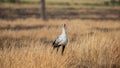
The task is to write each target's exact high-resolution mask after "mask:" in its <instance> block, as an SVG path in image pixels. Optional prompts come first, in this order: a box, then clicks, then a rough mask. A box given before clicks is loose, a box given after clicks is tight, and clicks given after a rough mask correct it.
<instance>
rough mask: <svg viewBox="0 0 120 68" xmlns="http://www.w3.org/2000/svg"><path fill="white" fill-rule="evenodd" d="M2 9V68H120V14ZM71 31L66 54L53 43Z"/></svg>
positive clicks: (72, 8) (100, 9)
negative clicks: (64, 29) (63, 31)
mask: <svg viewBox="0 0 120 68" xmlns="http://www.w3.org/2000/svg"><path fill="white" fill-rule="evenodd" d="M40 13H41V12H40V6H39V5H25V4H24V5H21V4H8V3H7V4H1V5H0V68H120V9H119V7H104V6H97V7H96V6H76V7H75V6H70V7H68V6H62V7H59V6H47V18H48V21H42V20H41V16H40ZM64 23H65V24H66V25H67V34H68V38H69V42H68V45H67V47H66V49H65V53H64V55H63V56H62V55H61V49H59V51H58V53H56V51H55V50H54V51H53V49H52V42H53V41H54V39H55V38H56V36H57V35H59V34H60V33H61V27H62V26H63V24H64Z"/></svg>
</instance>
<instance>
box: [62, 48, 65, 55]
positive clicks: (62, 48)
mask: <svg viewBox="0 0 120 68" xmlns="http://www.w3.org/2000/svg"><path fill="white" fill-rule="evenodd" d="M64 50H65V46H62V55H63V53H64Z"/></svg>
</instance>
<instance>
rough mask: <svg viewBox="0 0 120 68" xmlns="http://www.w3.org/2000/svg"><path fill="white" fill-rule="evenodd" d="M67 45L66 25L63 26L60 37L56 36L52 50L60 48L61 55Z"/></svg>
mask: <svg viewBox="0 0 120 68" xmlns="http://www.w3.org/2000/svg"><path fill="white" fill-rule="evenodd" d="M67 43H68V38H67V33H66V24H64V26H63V28H62V33H61V35H59V36H57V38H56V39H55V41H54V42H53V48H57V51H58V49H59V47H60V46H62V54H63V52H64V49H65V46H66V45H67Z"/></svg>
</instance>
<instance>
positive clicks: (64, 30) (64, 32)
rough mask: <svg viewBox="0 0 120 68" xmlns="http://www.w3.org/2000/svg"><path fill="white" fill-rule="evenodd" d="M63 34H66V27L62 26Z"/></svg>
mask: <svg viewBox="0 0 120 68" xmlns="http://www.w3.org/2000/svg"><path fill="white" fill-rule="evenodd" d="M62 35H66V29H65V28H64V27H63V28H62Z"/></svg>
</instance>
